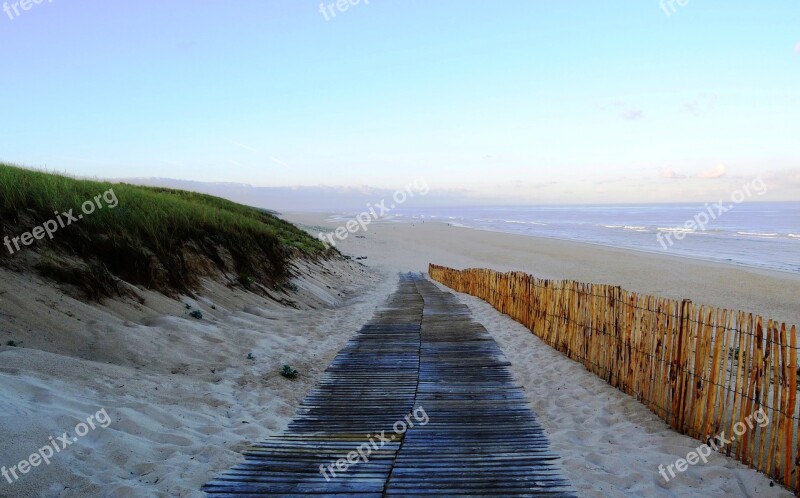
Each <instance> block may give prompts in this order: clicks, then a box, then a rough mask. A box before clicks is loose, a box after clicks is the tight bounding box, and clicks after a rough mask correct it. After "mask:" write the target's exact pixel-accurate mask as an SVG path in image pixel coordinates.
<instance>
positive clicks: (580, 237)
mask: <svg viewBox="0 0 800 498" xmlns="http://www.w3.org/2000/svg"><path fill="white" fill-rule="evenodd" d="M722 207H723V208H727V211H725V212H722V213H720V212H719V208H718V207H715V206H714V205H713V204H710V203H709V204H649V205H617V206H613V205H602V206H519V207H509V206H503V207H430V208H422V207H404V206H401V207H398V208H397V209H395V210H392V212H391V213H390V214H389V216H387V218H386V219H385V221H390V222H399V223H402V222H416V223H419V222H422V221H439V222H445V223H450V224H452V225H455V226H460V227H466V228H472V229H476V230H489V231H496V232H506V233H514V234H520V235H530V236H536V237H550V238H555V239H563V240H572V241H577V242H589V243H594V244H602V245H606V246H612V247H619V248H625V249H636V250H642V251H649V252H656V253H662V254H673V255H680V256H688V257H693V258H700V259H704V260H710V261H717V262H724V263H733V264H739V265H745V266H751V267H757V268H765V269H771V270H779V271H786V272H792V273H800V202H758V203H756V202H749V203H747V202H745V203H741V204H735V205H727V206H722ZM701 213H705V216H704V215H703V214H701ZM706 217H707V218H708V219H709V221H708V222H707V224H706V226H705V228H704V229H701V227H698V226H695V227H692V226H691V224H690V225H689V226H688V227H687V221H688V220H693V219H698V220H699V221H701V222H702V221H704V220H705V218H706Z"/></svg>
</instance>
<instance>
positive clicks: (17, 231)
mask: <svg viewBox="0 0 800 498" xmlns="http://www.w3.org/2000/svg"><path fill="white" fill-rule="evenodd" d="M110 189H113V193H114V195H115V197H116V199H117V200H118V202H119V204H118V205H117V206H116V207H114V208H111V207H109V205H108V204H107V202H106V201H104V200H101V201H100V202H101V204H102V205H103V208H102V209H97V210H95V212H94V213H93V214H90V215H86V216H84V218H83V219H82V220H80V221H78V222H75V223H73V224H72V225H69V226H66V227H64V228H59V230H58V231H57V232H56V233H55V235H54V238H53V240H48V239H47V238H44V239H43V240H38V241H35V242H34V243H33V244H32V245H31V246H29V247H24V248H22V250H21V251H19V252H17V253H15V254H13V255H10V254H9V252H8V250H7V249H6V247H5V246H0V254H2V256H0V264H4V263H5V264H6V265H13V264H18V262H20V261H22V260H23V259H24V257H23V255H22V253H24V252H28V251H32V252H33V253H36V254H37V255H38V256H39V260H38V261H37V263H36V265H37V268H38V270H39V271H40V272H41V273H43V274H45V275H46V276H49V277H50V278H54V279H56V280H60V281H64V282H66V283H72V284H75V283H76V282H77V286H78V287H80V288H82V289H83V290H84V291H85V292H86V294H87V295H89V296H90V297H93V298H97V297H100V296H103V295H108V294H110V293H111V291H110V290H109V285H111V287H112V288H113V286H114V281H115V280H116V279H123V280H125V281H128V282H130V283H132V284H135V285H143V286H145V287H148V288H153V289H156V290H159V291H162V292H166V293H172V292H173V291H179V292H185V291H190V290H192V288H193V287H195V286H197V285H198V283H199V278H200V277H202V276H206V275H210V274H213V273H214V272H215V271H224V272H225V273H229V274H232V275H247V277H248V278H247V284H248V286H250V287H252V286H253V284H254V283H258V284H261V285H263V286H265V287H267V288H268V287H271V286H272V285H274V283H275V282H283V281H285V280H286V279H287V278H288V277H289V271H288V260H289V258H291V257H292V256H307V257H316V256H323V257H324V256H329V255H332V254H333V253H332V252H331V251H330V250H328V249H327V248H326V246H325V245H324V244H323V243H322V242H320V241H319V240H317V239H315V238H313V237H311V236H310V235H308V234H307V233H306V232H304V231H302V230H300V229H299V228H297V227H295V226H294V225H292V224H290V223H288V222H285V221H283V220H281V219H279V218H277V217H275V216H273V215H272V214H270V213H269V212H267V211H266V210H263V209H257V208H252V207H248V206H244V205H241V204H237V203H235V202H231V201H228V200H225V199H220V198H217V197H213V196H210V195H206V194H198V193H193V192H186V191H181V190H173V189H165V188H153V187H142V186H136V185H128V184H112V183H108V182H100V181H89V180H78V179H74V178H70V177H67V176H63V175H57V174H51V173H46V172H41V171H34V170H29V169H23V168H19V167H15V166H11V165H7V164H2V163H0V237H6V236H8V237H10V238H13V237H18V236H20V235H22V233H23V232H29V231H31V230H32V229H33V228H34V227H36V226H40V225H42V224H43V223H44V222H45V221H47V220H51V219H54V218H55V217H56V214H55V211H58V212H59V213H61V212H65V211H68V210H70V209H73V210H74V213H75V214H76V215H77V214H78V213H81V212H82V211H81V205H82V204H83V203H84V202H86V201H88V200H91V199H93V198H95V197H96V196H98V195H101V194H103V193H104V192H107V191H109V190H110ZM98 271H99V272H101V273H102V272H105V273H107V275H105V276H97V275H95V273H96V272H98ZM233 278H234V279H235V277H233ZM95 282H96V283H97V289H98V290H97V292H95V293H93V292H92V291H91V290H90V289H87V286H89V287H90V286H91V285H92V284H93V283H95ZM93 294H96V295H93Z"/></svg>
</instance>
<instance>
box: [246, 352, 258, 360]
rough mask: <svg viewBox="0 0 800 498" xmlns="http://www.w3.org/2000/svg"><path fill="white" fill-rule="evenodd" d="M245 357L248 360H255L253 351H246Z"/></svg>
mask: <svg viewBox="0 0 800 498" xmlns="http://www.w3.org/2000/svg"><path fill="white" fill-rule="evenodd" d="M247 359H248V360H255V359H256V357H255V355H254V354H253V353H247Z"/></svg>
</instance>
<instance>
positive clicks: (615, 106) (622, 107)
mask: <svg viewBox="0 0 800 498" xmlns="http://www.w3.org/2000/svg"><path fill="white" fill-rule="evenodd" d="M594 108H595V109H599V110H601V111H611V112H613V113H614V114H616V115H618V116H619V117H621V118H622V119H625V120H628V121H637V120H639V119H642V118H644V111H643V110H642V109H639V108H637V107H634V106H631V105H628V104H627V103H626V102H624V101H622V100H615V101H613V102H610V103H602V102H600V103H595V104H594Z"/></svg>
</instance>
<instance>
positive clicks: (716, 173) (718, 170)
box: [697, 164, 728, 179]
mask: <svg viewBox="0 0 800 498" xmlns="http://www.w3.org/2000/svg"><path fill="white" fill-rule="evenodd" d="M727 170H728V168H726V167H725V165H724V164H718V165H716V166H715V167H714V168H712V169H710V170H708V171H703V172H702V173H700V174H699V175H697V178H707V179H713V178H722V177H723V176H725V173H727Z"/></svg>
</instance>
